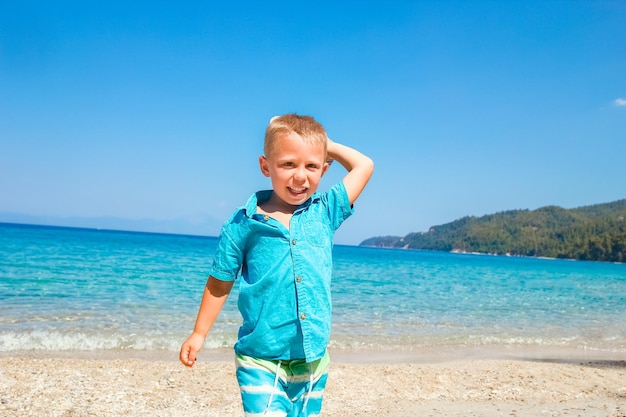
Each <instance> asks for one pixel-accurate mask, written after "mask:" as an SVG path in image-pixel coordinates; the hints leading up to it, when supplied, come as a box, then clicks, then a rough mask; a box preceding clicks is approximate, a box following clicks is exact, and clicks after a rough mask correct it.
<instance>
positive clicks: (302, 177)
mask: <svg viewBox="0 0 626 417" xmlns="http://www.w3.org/2000/svg"><path fill="white" fill-rule="evenodd" d="M293 177H294V179H296V180H298V181H304V180H306V173H305V172H304V169H303V168H298V169H296V172H295V173H294V174H293Z"/></svg>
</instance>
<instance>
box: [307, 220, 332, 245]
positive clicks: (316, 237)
mask: <svg viewBox="0 0 626 417" xmlns="http://www.w3.org/2000/svg"><path fill="white" fill-rule="evenodd" d="M303 229H304V234H305V237H306V241H307V242H308V243H309V244H311V245H313V246H319V247H328V246H331V245H332V237H331V232H330V227H328V225H327V224H324V223H322V222H321V221H308V222H306V223H304V228H303Z"/></svg>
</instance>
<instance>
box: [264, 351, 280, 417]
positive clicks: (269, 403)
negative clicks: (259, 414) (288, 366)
mask: <svg viewBox="0 0 626 417" xmlns="http://www.w3.org/2000/svg"><path fill="white" fill-rule="evenodd" d="M282 363H283V361H278V364H277V365H276V376H275V377H274V388H272V393H271V394H270V399H269V400H268V401H267V407H265V411H264V412H263V415H266V414H267V412H268V411H269V409H270V405H272V400H273V399H274V393H275V392H276V387H277V386H278V372H279V371H280V365H281V364H282Z"/></svg>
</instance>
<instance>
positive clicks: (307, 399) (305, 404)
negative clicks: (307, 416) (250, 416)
mask: <svg viewBox="0 0 626 417" xmlns="http://www.w3.org/2000/svg"><path fill="white" fill-rule="evenodd" d="M282 363H283V361H280V360H279V361H278V364H277V365H276V376H275V377H274V387H272V392H271V393H270V398H269V400H267V407H265V411H264V412H263V415H266V414H267V412H268V411H269V410H270V406H271V405H272V400H273V399H274V393H275V392H276V387H278V378H279V371H280V366H281V365H282ZM312 392H313V365H311V364H310V363H309V390H308V391H307V393H306V398H305V399H304V404H303V405H302V411H304V410H306V406H307V404H308V403H309V397H310V396H311V393H312Z"/></svg>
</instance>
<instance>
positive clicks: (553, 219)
mask: <svg viewBox="0 0 626 417" xmlns="http://www.w3.org/2000/svg"><path fill="white" fill-rule="evenodd" d="M624 218H626V199H624V200H619V201H615V202H613V203H607V204H597V205H593V206H585V207H579V208H575V209H563V208H561V207H556V206H548V207H542V208H539V209H537V210H532V211H531V210H511V211H505V212H501V213H496V214H490V215H486V216H482V217H473V216H468V217H463V218H462V219H459V220H456V221H454V222H451V223H447V224H443V225H440V226H434V227H431V228H430V230H429V231H428V232H424V233H409V234H408V235H406V236H404V237H396V236H385V237H374V238H370V239H367V240H365V241H363V242H362V243H361V246H376V247H391V248H407V249H428V250H439V251H461V252H479V253H493V254H510V255H513V256H542V257H551V258H568V259H579V260H592V261H608V262H626V224H625V221H624Z"/></svg>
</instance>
